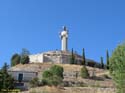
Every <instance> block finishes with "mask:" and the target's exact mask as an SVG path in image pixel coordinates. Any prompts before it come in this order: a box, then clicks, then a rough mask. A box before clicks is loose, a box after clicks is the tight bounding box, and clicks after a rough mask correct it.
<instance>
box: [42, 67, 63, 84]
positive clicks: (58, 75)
mask: <svg viewBox="0 0 125 93" xmlns="http://www.w3.org/2000/svg"><path fill="white" fill-rule="evenodd" d="M62 79H63V68H62V67H61V66H57V65H54V66H52V67H51V68H50V70H46V71H44V72H43V74H42V84H43V85H50V86H52V85H54V86H57V85H59V84H61V83H62Z"/></svg>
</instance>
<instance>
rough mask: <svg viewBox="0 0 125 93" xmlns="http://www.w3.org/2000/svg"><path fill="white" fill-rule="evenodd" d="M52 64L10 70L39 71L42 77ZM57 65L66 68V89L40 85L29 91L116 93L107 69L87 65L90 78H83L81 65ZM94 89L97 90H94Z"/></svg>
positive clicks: (25, 66) (15, 67)
mask: <svg viewBox="0 0 125 93" xmlns="http://www.w3.org/2000/svg"><path fill="white" fill-rule="evenodd" d="M52 65H55V64H52V63H34V64H25V65H22V64H19V65H16V66H14V67H12V68H10V69H9V71H18V72H19V71H21V72H25V71H26V72H28V71H29V72H31V71H32V72H38V73H39V74H38V77H39V78H41V75H42V72H43V71H45V70H47V69H49V68H50V67H51V66H52ZM56 65H60V66H62V67H63V68H64V73H63V74H64V79H63V82H64V85H65V86H67V87H65V88H64V89H60V88H54V89H53V88H52V87H39V88H38V89H37V88H34V89H30V90H29V91H37V93H40V92H39V90H45V91H48V90H51V89H52V90H53V91H60V93H100V92H99V91H104V92H101V93H114V92H113V91H114V89H113V88H114V87H115V86H114V83H113V81H112V79H111V78H110V75H109V72H108V71H107V70H104V69H99V68H93V67H88V66H87V69H88V71H89V74H90V78H88V79H82V78H81V77H80V70H81V68H82V66H81V65H71V64H56ZM76 73H77V74H78V77H76ZM93 76H94V77H93ZM47 88H49V89H47ZM94 90H95V91H96V92H93V91H94ZM77 91H87V92H77ZM89 91H91V92H89ZM106 91H107V92H106ZM108 91H110V92H108ZM24 93H25V92H24ZM26 93H29V92H26ZM32 93H34V92H32ZM43 93H59V92H49V91H48V92H43Z"/></svg>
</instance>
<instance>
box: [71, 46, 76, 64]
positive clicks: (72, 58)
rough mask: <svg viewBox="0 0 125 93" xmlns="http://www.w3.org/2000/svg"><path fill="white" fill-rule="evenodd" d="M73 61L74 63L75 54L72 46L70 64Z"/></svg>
mask: <svg viewBox="0 0 125 93" xmlns="http://www.w3.org/2000/svg"><path fill="white" fill-rule="evenodd" d="M74 63H75V56H74V52H73V48H72V53H71V59H70V64H74Z"/></svg>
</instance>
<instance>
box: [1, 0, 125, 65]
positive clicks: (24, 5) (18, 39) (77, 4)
mask: <svg viewBox="0 0 125 93" xmlns="http://www.w3.org/2000/svg"><path fill="white" fill-rule="evenodd" d="M63 25H66V26H67V27H68V29H69V46H68V48H69V50H71V49H72V48H74V50H76V51H77V52H78V53H79V54H81V53H82V48H85V52H86V57H87V58H90V59H94V60H96V61H100V56H103V57H104V59H105V56H106V50H107V49H108V50H109V52H110V54H111V52H112V50H113V49H114V48H115V47H116V46H117V44H119V43H121V42H123V41H124V40H125V1H124V0H0V67H1V66H2V65H3V63H4V62H7V63H8V64H9V63H10V58H11V56H12V55H13V54H14V53H20V52H21V50H22V48H27V49H28V50H29V51H30V53H32V54H35V53H39V52H43V51H49V50H56V49H58V50H60V49H61V48H60V47H61V42H60V38H59V35H58V33H59V32H60V31H61V30H62V26H63Z"/></svg>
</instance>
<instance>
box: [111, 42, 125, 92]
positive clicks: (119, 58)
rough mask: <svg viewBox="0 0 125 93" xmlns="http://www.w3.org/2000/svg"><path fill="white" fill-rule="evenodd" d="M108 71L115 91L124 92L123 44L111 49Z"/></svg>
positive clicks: (124, 50)
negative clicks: (113, 82) (114, 85)
mask: <svg viewBox="0 0 125 93" xmlns="http://www.w3.org/2000/svg"><path fill="white" fill-rule="evenodd" d="M109 71H110V74H111V75H112V77H113V80H114V81H115V84H116V87H117V90H118V91H117V93H125V44H121V45H119V46H118V47H117V48H116V49H115V50H114V51H113V53H112V55H111V57H110V63H109Z"/></svg>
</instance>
